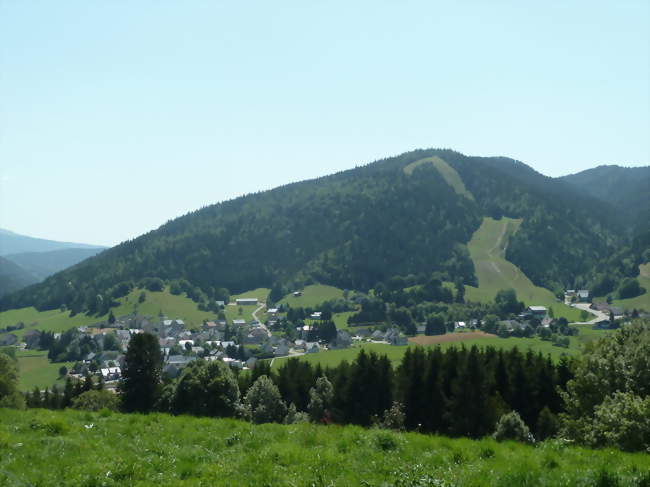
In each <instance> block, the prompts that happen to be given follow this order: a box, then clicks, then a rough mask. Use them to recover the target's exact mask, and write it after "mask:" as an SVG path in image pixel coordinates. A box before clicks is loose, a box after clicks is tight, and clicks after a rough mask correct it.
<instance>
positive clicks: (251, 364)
mask: <svg viewBox="0 0 650 487" xmlns="http://www.w3.org/2000/svg"><path fill="white" fill-rule="evenodd" d="M256 363H257V359H256V358H255V357H250V358H249V359H248V360H246V362H245V364H246V367H247V368H249V369H252V368H254V367H255V364H256Z"/></svg>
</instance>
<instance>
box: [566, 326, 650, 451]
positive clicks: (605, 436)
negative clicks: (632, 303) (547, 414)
mask: <svg viewBox="0 0 650 487" xmlns="http://www.w3.org/2000/svg"><path fill="white" fill-rule="evenodd" d="M649 357H650V322H648V321H645V320H637V321H635V322H633V323H632V324H630V325H628V326H626V327H624V328H621V329H619V330H617V331H616V333H614V334H612V335H608V336H607V337H605V338H603V339H601V340H599V341H597V342H593V345H591V346H590V347H589V348H587V349H586V350H585V352H584V353H583V355H582V357H581V359H580V361H579V362H578V365H577V368H576V371H575V374H574V377H573V379H571V380H569V381H568V382H567V384H566V391H564V392H563V393H562V394H561V395H562V399H563V401H564V408H565V412H564V413H562V414H561V415H560V421H561V428H560V432H561V435H562V436H563V437H566V438H569V439H572V440H575V441H577V442H580V443H585V444H587V445H591V446H607V445H610V446H619V447H624V448H632V445H637V446H638V445H639V441H638V439H637V440H635V439H633V438H634V435H635V434H636V433H634V431H635V430H636V431H637V432H642V431H647V430H648V425H647V423H646V421H647V418H648V416H647V413H646V416H645V419H644V418H643V411H646V408H647V406H648V402H650V400H649V399H648V398H649V397H650V364H649V362H648V361H649ZM614 415H619V416H618V417H614ZM637 438H638V437H637ZM621 445H625V446H621ZM635 448H636V447H635Z"/></svg>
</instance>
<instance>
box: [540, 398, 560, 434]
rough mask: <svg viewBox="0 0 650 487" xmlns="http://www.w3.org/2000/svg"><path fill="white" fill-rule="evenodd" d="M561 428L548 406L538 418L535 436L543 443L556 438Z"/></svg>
mask: <svg viewBox="0 0 650 487" xmlns="http://www.w3.org/2000/svg"><path fill="white" fill-rule="evenodd" d="M558 428H559V423H558V420H557V417H556V416H555V414H553V413H552V412H551V410H550V409H549V408H548V406H544V408H542V410H541V411H540V413H539V416H538V418H537V428H536V429H535V434H536V435H537V439H538V440H540V441H542V440H545V439H547V438H551V437H553V436H555V434H556V433H557V431H558Z"/></svg>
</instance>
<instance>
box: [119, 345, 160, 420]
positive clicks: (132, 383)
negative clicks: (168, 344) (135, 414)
mask: <svg viewBox="0 0 650 487" xmlns="http://www.w3.org/2000/svg"><path fill="white" fill-rule="evenodd" d="M161 369H162V357H161V355H160V346H159V344H158V338H157V337H156V336H154V335H152V334H150V333H138V334H136V335H134V336H133V338H131V341H130V342H129V347H128V348H127V350H126V354H125V357H124V368H123V369H122V381H121V382H120V386H119V390H120V392H121V394H122V404H123V407H124V409H125V411H127V412H130V411H139V412H148V411H151V409H152V408H153V405H154V404H155V402H156V396H157V395H158V390H159V386H160V375H161Z"/></svg>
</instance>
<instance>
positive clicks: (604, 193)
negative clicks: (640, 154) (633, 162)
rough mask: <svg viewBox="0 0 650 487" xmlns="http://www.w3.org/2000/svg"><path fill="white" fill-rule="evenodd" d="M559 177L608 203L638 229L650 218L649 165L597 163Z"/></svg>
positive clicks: (645, 224) (646, 224)
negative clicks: (602, 164) (589, 167)
mask: <svg viewBox="0 0 650 487" xmlns="http://www.w3.org/2000/svg"><path fill="white" fill-rule="evenodd" d="M560 179H561V180H563V181H565V182H567V183H569V184H570V185H572V186H573V187H575V188H578V189H579V190H580V191H582V192H583V193H585V194H589V195H591V196H593V197H595V198H598V199H599V200H601V201H605V202H607V203H610V204H611V205H613V206H614V207H616V208H617V209H618V210H620V215H621V217H622V218H624V221H625V222H626V223H628V224H631V225H633V226H634V227H635V228H638V227H639V226H640V225H644V226H645V227H646V228H647V227H648V226H649V225H648V222H649V221H650V166H645V167H621V166H614V165H609V166H598V167H595V168H593V169H587V170H586V171H582V172H579V173H576V174H571V175H568V176H563V177H562V178H560Z"/></svg>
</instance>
